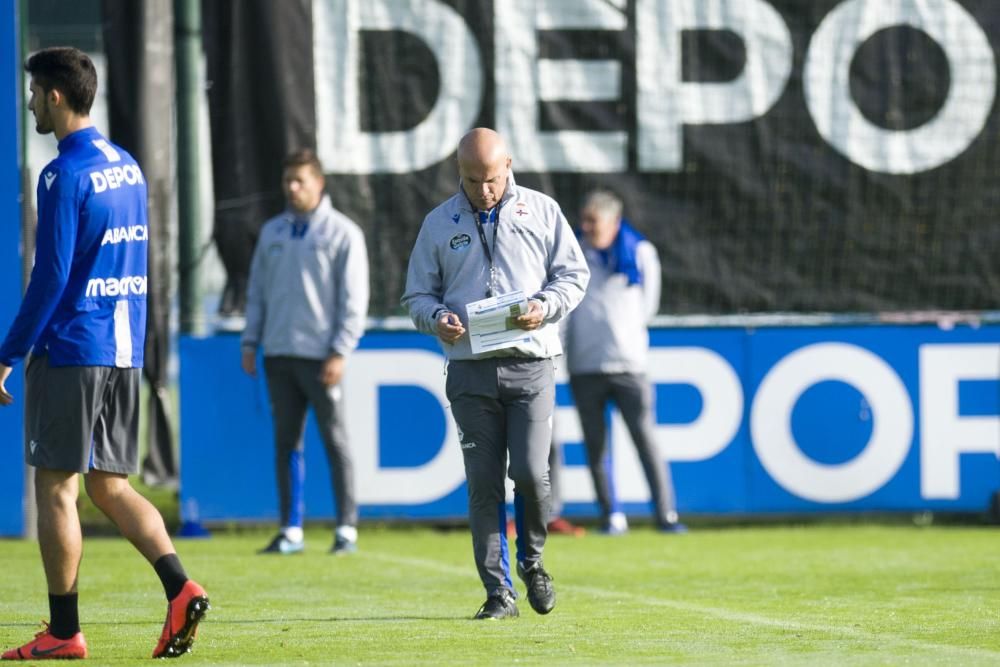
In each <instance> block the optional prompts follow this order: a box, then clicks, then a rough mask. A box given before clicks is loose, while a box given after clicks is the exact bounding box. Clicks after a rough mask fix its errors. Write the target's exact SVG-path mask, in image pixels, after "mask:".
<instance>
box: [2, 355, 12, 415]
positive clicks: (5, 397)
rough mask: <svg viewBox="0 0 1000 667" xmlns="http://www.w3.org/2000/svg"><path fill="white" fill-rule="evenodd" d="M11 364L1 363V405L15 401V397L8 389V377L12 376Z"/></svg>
mask: <svg viewBox="0 0 1000 667" xmlns="http://www.w3.org/2000/svg"><path fill="white" fill-rule="evenodd" d="M11 370H12V369H11V367H10V366H4V365H3V364H0V405H10V404H11V403H13V402H14V397H13V396H12V395H11V393H10V392H9V391H7V387H6V384H7V378H9V377H10V372H11Z"/></svg>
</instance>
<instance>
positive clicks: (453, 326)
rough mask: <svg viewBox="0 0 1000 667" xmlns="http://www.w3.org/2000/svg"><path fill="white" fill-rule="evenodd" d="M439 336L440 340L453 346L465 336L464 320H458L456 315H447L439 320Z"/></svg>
mask: <svg viewBox="0 0 1000 667" xmlns="http://www.w3.org/2000/svg"><path fill="white" fill-rule="evenodd" d="M437 335H438V338H440V339H441V340H443V341H444V342H446V343H448V344H449V345H451V344H452V343H454V342H455V341H456V340H458V339H459V338H461V337H462V336H463V335H465V327H464V326H462V320H460V319H458V315H456V314H455V313H445V314H444V315H442V316H441V317H439V318H438V321H437Z"/></svg>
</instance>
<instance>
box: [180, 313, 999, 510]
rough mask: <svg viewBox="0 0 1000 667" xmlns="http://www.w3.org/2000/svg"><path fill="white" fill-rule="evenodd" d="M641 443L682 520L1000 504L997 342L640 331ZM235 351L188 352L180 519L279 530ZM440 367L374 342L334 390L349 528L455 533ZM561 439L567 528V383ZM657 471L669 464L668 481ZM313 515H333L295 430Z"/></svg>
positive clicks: (260, 418)
mask: <svg viewBox="0 0 1000 667" xmlns="http://www.w3.org/2000/svg"><path fill="white" fill-rule="evenodd" d="M650 342H651V351H650V361H649V368H648V376H649V380H650V382H651V383H652V385H653V387H654V389H655V392H654V394H655V401H656V424H655V426H654V428H655V430H656V433H657V439H658V444H659V446H660V450H661V454H662V458H663V461H664V465H669V468H670V471H671V473H672V476H673V479H674V483H675V486H676V489H677V500H678V508H679V510H680V511H681V512H682V513H707V514H726V513H741V514H746V513H789V512H791V513H804V512H822V511H836V512H844V511H851V512H853V511H923V510H941V511H983V510H985V509H986V508H987V507H988V505H989V503H990V499H991V497H992V495H993V494H994V493H996V491H997V490H998V489H1000V461H998V454H1000V327H997V326H982V327H969V326H958V327H954V328H948V329H942V328H938V327H935V326H854V327H775V328H760V329H744V328H701V329H653V330H652V331H651V332H650ZM239 354H240V353H239V342H238V339H237V338H236V337H235V336H216V337H209V338H202V339H195V338H185V339H182V341H181V413H182V414H181V418H182V419H181V422H182V425H181V435H182V443H183V456H182V463H181V495H182V507H183V509H182V512H183V513H184V514H185V518H187V519H189V520H200V521H208V522H218V521H230V520H233V521H273V520H276V519H277V502H276V492H275V481H274V461H273V459H274V454H273V451H274V450H273V445H272V436H271V422H270V415H269V410H268V408H267V391H266V384H265V382H264V380H263V378H261V377H257V378H250V377H248V376H245V375H244V374H243V373H242V372H241V371H240V369H239ZM444 379H445V360H444V357H443V356H442V355H441V354H440V352H439V350H438V347H437V344H436V342H435V341H434V340H433V339H432V338H430V337H428V336H424V335H422V334H417V333H414V332H387V331H381V332H379V331H372V332H369V333H368V334H366V335H365V337H364V338H363V339H362V343H361V347H360V349H359V350H358V352H357V353H355V355H354V356H353V357H352V358H351V360H350V362H349V365H348V370H347V373H346V376H345V379H344V400H345V406H346V409H345V412H346V415H347V419H348V429H349V433H350V437H351V443H352V450H353V453H354V459H355V474H356V487H357V490H358V496H359V498H358V499H359V503H360V509H361V516H362V518H368V519H375V518H415V519H442V520H445V519H458V518H462V517H464V516H465V514H466V490H465V483H464V473H463V468H462V460H461V453H460V449H459V447H458V441H457V433H456V429H455V426H454V423H453V421H452V419H451V416H450V413H449V410H448V402H447V400H446V398H445V396H444ZM557 381H558V386H557V395H556V404H557V405H556V413H555V440H556V442H557V444H558V445H559V446H560V448H561V458H562V467H561V486H562V496H563V500H564V502H565V504H566V511H565V513H566V514H567V515H570V516H577V517H582V516H595V515H596V510H597V507H596V504H595V503H594V500H593V489H592V486H591V481H590V477H589V474H588V473H587V469H586V459H585V455H584V453H583V447H582V445H581V442H580V441H581V437H580V428H579V422H578V419H577V417H576V414H575V411H574V409H573V406H572V396H571V395H570V392H569V390H568V387H567V383H566V378H565V377H564V376H561V377H558V378H557ZM609 420H610V428H609V438H610V445H611V450H612V452H613V461H614V472H613V478H614V481H615V487H616V490H617V494H618V497H619V500H620V501H621V502H622V504H623V506H624V508H625V510H626V511H627V512H628V513H630V514H637V515H643V514H648V512H649V511H650V508H649V494H648V488H647V487H646V484H645V480H644V477H643V475H642V471H641V466H640V464H639V462H638V458H637V457H636V456H635V453H634V448H633V447H632V446H631V443H630V441H629V438H628V434H627V430H626V429H625V426H624V423H623V422H622V420H621V418H620V416H618V415H617V414H616V413H613V412H612V413H610V415H609ZM668 462H669V464H668ZM306 467H307V470H308V473H307V482H306V505H307V508H306V513H307V517H308V518H311V519H329V518H332V516H333V510H334V508H333V499H332V494H331V491H330V488H329V482H328V479H329V475H328V472H327V470H328V468H327V464H326V461H325V460H324V454H323V448H322V446H321V444H320V441H319V438H318V435H317V433H316V430H315V425H314V424H313V423H312V419H311V418H310V420H309V425H308V427H307V431H306Z"/></svg>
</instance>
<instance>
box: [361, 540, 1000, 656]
mask: <svg viewBox="0 0 1000 667" xmlns="http://www.w3.org/2000/svg"><path fill="white" fill-rule="evenodd" d="M365 555H366V556H368V557H374V558H376V559H378V560H383V561H387V562H390V563H396V564H397V565H410V566H415V567H421V568H423V569H425V570H433V571H435V572H440V573H441V574H448V575H454V574H455V568H454V567H453V566H447V565H442V564H441V563H439V562H436V561H431V560H424V559H422V558H408V557H404V556H395V555H392V554H386V553H372V552H370V551H366V552H365ZM559 588H560V589H563V590H570V591H573V592H575V593H583V594H585V595H591V596H594V597H600V598H605V599H610V600H620V601H621V600H628V601H631V602H634V603H637V604H642V605H647V606H655V607H668V608H670V609H676V610H679V611H685V612H690V613H694V614H701V615H703V616H714V617H716V618H718V619H721V620H724V621H729V622H732V623H744V624H751V625H759V626H764V627H770V628H778V629H781V630H793V631H801V632H817V633H826V634H832V635H843V636H846V637H850V638H852V639H863V640H869V641H877V642H883V643H885V642H890V643H893V644H896V645H898V646H904V647H909V648H914V649H920V650H925V651H928V650H929V651H939V652H943V653H950V654H954V655H962V656H966V657H975V658H990V659H993V660H1000V651H991V650H990V649H985V648H974V647H968V646H952V645H950V644H937V643H935V642H928V641H923V640H920V639H910V638H909V637H900V636H898V635H892V634H885V633H874V632H870V631H867V630H861V629H858V628H854V627H850V626H843V625H827V624H824V623H803V622H801V621H790V620H785V619H780V618H772V617H770V616H762V615H760V614H750V613H747V612H742V611H733V610H732V609H726V608H725V607H710V606H707V605H701V604H694V603H691V602H682V601H680V600H667V599H664V598H657V597H651V596H648V595H637V594H635V593H624V592H620V591H609V590H606V589H603V588H595V587H593V586H577V585H565V584H564V585H561V586H559Z"/></svg>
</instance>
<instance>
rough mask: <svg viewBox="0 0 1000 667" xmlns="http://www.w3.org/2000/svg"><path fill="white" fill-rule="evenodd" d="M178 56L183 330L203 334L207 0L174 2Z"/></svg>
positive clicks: (180, 250) (178, 193)
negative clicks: (203, 25)
mask: <svg viewBox="0 0 1000 667" xmlns="http://www.w3.org/2000/svg"><path fill="white" fill-rule="evenodd" d="M174 25H175V30H176V33H175V35H176V37H175V39H176V41H175V47H174V48H175V54H176V56H175V57H176V59H177V214H178V225H179V228H178V237H179V243H180V249H179V253H178V259H179V264H180V271H179V273H180V281H179V286H180V328H181V333H187V334H195V335H199V334H202V333H204V330H205V317H204V313H203V312H202V310H203V309H202V303H201V301H202V292H201V272H200V266H199V247H200V245H201V225H200V221H199V215H200V212H201V177H200V171H199V164H200V155H199V149H200V147H201V136H200V135H201V133H200V126H199V120H200V119H199V114H198V110H199V108H200V101H201V88H200V85H199V83H200V77H199V76H198V74H199V64H200V59H201V2H200V0H174Z"/></svg>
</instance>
